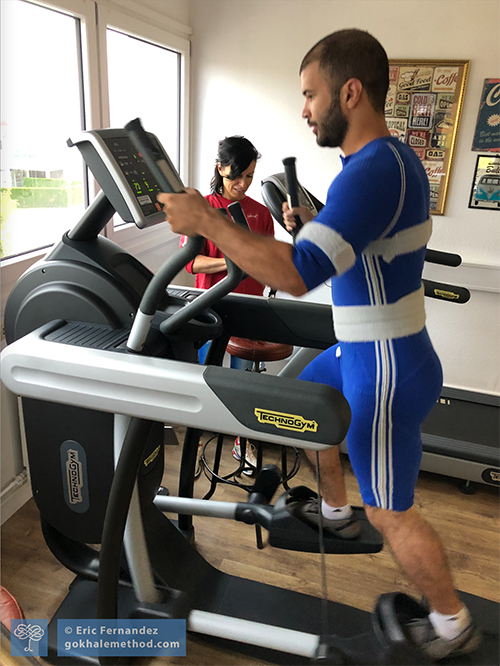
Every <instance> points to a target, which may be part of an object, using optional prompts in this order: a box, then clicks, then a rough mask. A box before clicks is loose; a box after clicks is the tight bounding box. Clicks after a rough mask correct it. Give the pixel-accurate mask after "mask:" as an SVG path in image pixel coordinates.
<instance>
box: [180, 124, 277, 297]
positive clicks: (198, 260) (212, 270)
mask: <svg viewBox="0 0 500 666" xmlns="http://www.w3.org/2000/svg"><path fill="white" fill-rule="evenodd" d="M259 157H260V155H259V153H258V152H257V149H256V148H255V146H253V144H252V143H251V142H250V141H249V140H248V139H245V137H243V136H230V137H226V138H225V139H223V140H222V141H219V146H218V151H217V159H216V163H215V170H214V176H213V178H212V181H211V183H210V194H209V195H207V196H206V197H205V198H206V199H207V201H208V202H209V203H210V205H211V206H212V208H226V209H227V207H228V206H229V204H231V203H233V202H234V201H239V202H240V204H241V207H242V208H243V212H244V213H245V215H246V218H247V221H248V225H249V227H250V229H251V230H252V231H253V232H254V233H256V234H260V235H261V236H274V223H273V219H272V217H271V214H270V212H269V211H268V209H267V208H266V207H265V206H263V205H262V204H261V203H259V202H258V201H255V200H254V199H251V198H250V197H247V196H246V192H247V190H248V188H249V187H250V185H251V184H252V180H253V176H254V172H255V166H256V164H257V160H258V159H259ZM186 240H187V238H186V236H182V237H181V247H182V245H184V243H185V242H186ZM186 270H187V271H188V273H193V274H194V275H195V276H196V278H195V286H196V287H198V288H200V289H209V288H210V287H212V286H213V285H214V284H216V283H217V282H219V281H220V280H222V278H224V277H225V276H226V275H227V271H226V260H225V259H224V255H223V254H222V252H221V251H220V250H219V248H218V247H217V246H216V245H214V244H213V243H212V242H210V241H207V240H206V241H205V244H204V246H203V249H202V251H201V253H200V254H199V255H198V256H197V257H195V258H194V259H193V261H191V262H190V263H189V264H187V266H186ZM234 291H235V292H237V293H239V294H253V295H254V296H262V294H263V293H264V285H262V284H260V283H259V282H257V281H256V280H254V279H253V278H251V277H247V278H245V279H244V280H243V281H242V282H241V283H240V284H239V285H238V287H236V289H235V290H234Z"/></svg>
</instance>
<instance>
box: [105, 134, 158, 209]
mask: <svg viewBox="0 0 500 666" xmlns="http://www.w3.org/2000/svg"><path fill="white" fill-rule="evenodd" d="M106 145H107V147H108V149H109V150H110V152H111V153H112V154H113V157H114V158H115V160H116V163H117V164H118V166H119V167H120V169H121V171H122V173H123V175H124V176H125V178H126V179H127V182H128V183H129V185H130V188H131V190H132V192H134V194H135V198H136V200H137V203H138V204H139V206H140V207H141V210H142V212H143V214H144V217H148V216H149V215H153V214H155V213H158V212H161V211H162V207H161V205H160V204H159V203H158V202H157V201H156V195H157V194H159V193H160V191H161V190H160V187H159V185H158V183H157V181H156V179H155V178H154V177H153V175H152V173H151V171H150V170H149V168H148V167H147V165H146V164H145V162H144V160H143V158H142V156H141V154H140V153H139V151H138V150H137V149H136V148H135V147H134V145H133V144H132V142H131V141H130V139H128V138H125V137H124V138H116V139H109V138H108V139H106Z"/></svg>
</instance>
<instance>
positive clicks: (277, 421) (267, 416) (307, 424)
mask: <svg viewBox="0 0 500 666" xmlns="http://www.w3.org/2000/svg"><path fill="white" fill-rule="evenodd" d="M254 414H255V416H256V417H257V420H258V422H259V423H269V424H270V425H274V426H276V428H281V429H282V430H293V431H294V432H306V431H307V432H316V431H317V430H318V422H317V421H309V420H308V419H305V418H304V417H303V416H299V415H298V414H285V413H284V412H273V411H271V410H269V409H258V408H256V409H254Z"/></svg>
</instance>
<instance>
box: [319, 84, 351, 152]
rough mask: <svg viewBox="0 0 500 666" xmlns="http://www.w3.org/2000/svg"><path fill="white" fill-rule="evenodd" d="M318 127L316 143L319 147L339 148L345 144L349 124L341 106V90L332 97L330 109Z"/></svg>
mask: <svg viewBox="0 0 500 666" xmlns="http://www.w3.org/2000/svg"><path fill="white" fill-rule="evenodd" d="M317 127H318V130H317V134H316V143H317V144H318V146H324V147H328V148H338V147H339V146H341V145H342V144H343V143H344V139H345V137H346V134H347V130H348V129H349V122H348V120H347V118H346V117H345V115H344V113H343V111H342V108H341V106H340V90H338V91H337V92H336V93H335V94H334V95H333V96H332V103H331V104H330V108H329V109H328V111H327V112H326V114H325V117H324V119H323V120H322V121H321V123H318V125H317Z"/></svg>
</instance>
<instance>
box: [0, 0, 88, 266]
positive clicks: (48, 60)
mask: <svg viewBox="0 0 500 666" xmlns="http://www.w3.org/2000/svg"><path fill="white" fill-rule="evenodd" d="M1 5H2V34H1V41H2V47H1V48H2V53H1V58H2V63H1V118H2V120H1V139H2V160H1V229H0V231H1V256H2V257H7V256H12V255H19V254H22V253H25V252H29V251H31V250H35V249H38V248H41V247H47V246H49V245H52V244H53V243H54V242H55V241H57V240H59V238H60V237H61V235H62V234H63V233H64V232H65V231H67V230H68V229H70V228H71V227H72V226H73V225H74V224H75V223H76V222H77V221H78V219H79V218H80V217H81V215H82V212H83V210H84V200H85V198H86V194H84V192H85V188H84V187H83V183H84V168H83V162H82V159H81V157H80V154H79V152H78V151H77V150H76V149H69V148H68V146H67V145H66V141H67V139H68V138H69V137H74V136H76V135H78V134H79V132H80V130H81V129H82V111H81V109H82V108H83V104H82V99H81V91H80V80H81V71H80V70H81V65H80V62H81V60H80V57H79V48H80V46H79V44H80V41H79V29H80V23H79V21H78V19H75V18H73V17H71V16H67V15H65V14H62V13H59V12H56V11H52V10H50V9H46V8H43V7H39V6H37V5H33V4H31V3H29V2H23V1H22V0H9V2H1Z"/></svg>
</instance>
